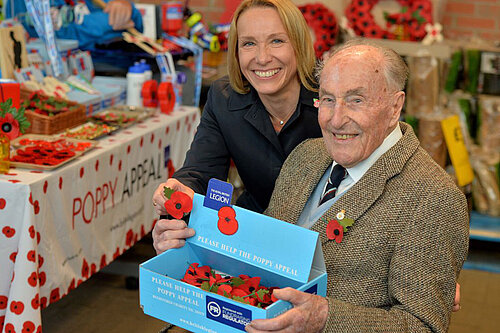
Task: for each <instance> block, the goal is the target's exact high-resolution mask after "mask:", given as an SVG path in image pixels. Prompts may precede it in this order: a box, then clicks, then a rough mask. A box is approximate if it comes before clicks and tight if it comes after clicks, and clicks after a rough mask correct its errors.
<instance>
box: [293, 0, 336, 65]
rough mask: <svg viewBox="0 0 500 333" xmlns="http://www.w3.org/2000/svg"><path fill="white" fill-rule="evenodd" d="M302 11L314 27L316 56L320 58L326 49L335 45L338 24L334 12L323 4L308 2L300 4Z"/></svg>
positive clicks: (309, 23) (309, 24) (312, 27)
mask: <svg viewBox="0 0 500 333" xmlns="http://www.w3.org/2000/svg"><path fill="white" fill-rule="evenodd" d="M299 9H300V11H301V12H302V14H303V15H304V18H305V19H306V22H307V25H308V26H309V27H310V28H311V29H312V31H313V32H314V35H315V37H316V39H315V41H314V50H315V51H316V57H318V58H320V57H321V56H322V55H323V53H324V52H325V51H328V50H329V49H330V48H331V47H332V46H333V45H335V39H336V38H337V33H338V25H337V19H336V18H335V15H334V14H333V12H331V11H330V10H329V9H328V8H326V7H325V6H324V5H323V4H320V3H317V4H306V5H303V6H299Z"/></svg>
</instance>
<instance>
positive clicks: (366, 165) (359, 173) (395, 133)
mask: <svg viewBox="0 0 500 333" xmlns="http://www.w3.org/2000/svg"><path fill="white" fill-rule="evenodd" d="M402 136H403V133H402V132H401V128H400V127H399V123H398V125H397V126H396V128H394V129H393V130H392V132H391V133H390V134H389V135H388V136H387V137H386V138H385V139H384V142H382V144H381V145H380V146H378V148H377V149H375V150H374V151H373V153H371V155H370V156H368V158H367V159H365V160H363V161H361V162H359V163H358V164H356V165H355V166H353V167H352V168H347V172H348V174H349V176H350V177H351V178H352V179H353V180H354V182H357V181H359V180H360V179H361V177H363V175H364V174H365V173H366V172H367V171H368V169H370V167H371V166H372V165H373V164H374V163H375V162H376V161H377V160H378V159H379V158H380V156H382V155H383V154H384V153H385V152H387V151H388V150H389V149H391V148H392V146H394V145H395V144H396V143H397V142H398V141H399V139H401V137H402ZM333 163H334V164H333V166H335V164H337V163H336V162H333Z"/></svg>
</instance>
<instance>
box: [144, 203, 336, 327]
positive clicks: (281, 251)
mask: <svg viewBox="0 0 500 333" xmlns="http://www.w3.org/2000/svg"><path fill="white" fill-rule="evenodd" d="M204 198H205V197H204V196H202V195H199V194H195V195H194V199H193V210H192V211H191V216H190V219H189V226H190V227H191V228H193V229H194V230H195V232H196V234H195V236H193V237H191V238H189V239H187V240H186V244H185V245H184V246H183V247H182V248H180V249H171V250H168V251H166V252H164V253H162V254H160V255H158V256H156V257H154V258H152V259H150V260H148V261H146V262H144V263H142V264H141V265H140V268H139V293H140V297H139V298H140V305H141V307H142V309H143V311H144V313H145V314H147V315H150V316H153V317H155V318H158V319H161V320H163V321H166V322H168V323H171V324H174V325H177V326H180V327H182V328H185V329H187V330H189V331H192V332H200V333H201V332H203V333H206V332H213V333H215V332H241V331H245V325H246V324H248V323H249V322H250V321H252V320H253V319H259V318H273V317H276V316H278V315H279V314H281V313H283V312H285V311H287V310H288V309H290V308H291V307H292V305H291V304H290V303H289V302H286V301H281V300H279V301H277V302H275V303H273V304H272V305H270V306H268V307H267V308H266V309H262V308H258V307H255V306H251V305H248V304H244V303H240V302H237V301H234V300H232V299H229V298H226V297H224V296H221V295H218V294H215V293H211V292H207V291H204V290H202V289H201V288H198V287H195V286H192V285H190V284H188V283H184V282H182V281H180V280H181V279H182V278H183V277H184V274H185V273H186V270H187V269H188V267H189V265H190V264H192V263H199V264H200V266H202V265H209V266H210V267H211V268H212V269H214V270H217V271H220V272H223V273H225V274H229V275H231V276H238V275H240V274H246V275H249V276H251V277H253V276H259V277H261V282H260V284H261V285H263V286H266V287H280V288H284V287H292V288H295V289H298V290H301V291H305V292H309V293H314V294H317V295H320V296H325V295H326V283H327V274H326V268H325V263H324V258H323V253H322V250H321V244H320V241H319V236H318V233H317V232H314V231H311V230H309V229H305V228H302V227H299V226H296V225H293V224H290V223H286V222H283V221H280V220H277V219H274V218H271V217H268V216H265V215H262V214H257V213H255V212H251V211H249V210H246V209H243V208H239V207H236V206H233V209H234V211H235V213H236V217H235V219H236V221H237V223H238V225H237V231H236V232H235V233H234V234H232V235H227V233H228V232H226V234H225V233H223V232H222V231H227V230H224V228H222V229H221V230H222V231H221V230H219V227H218V223H219V217H218V211H217V210H216V209H213V208H209V207H206V206H204ZM233 231H234V229H233ZM231 232H232V231H231Z"/></svg>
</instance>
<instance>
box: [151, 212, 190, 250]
mask: <svg viewBox="0 0 500 333" xmlns="http://www.w3.org/2000/svg"><path fill="white" fill-rule="evenodd" d="M152 234H153V247H154V248H155V250H156V254H160V253H163V252H165V251H167V250H170V249H174V248H179V247H183V246H184V244H185V243H186V238H189V237H193V236H194V229H193V228H188V227H187V224H186V222H184V221H183V220H158V221H157V222H156V224H155V227H154V229H153V233H152Z"/></svg>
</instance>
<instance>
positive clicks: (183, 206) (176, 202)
mask: <svg viewBox="0 0 500 333" xmlns="http://www.w3.org/2000/svg"><path fill="white" fill-rule="evenodd" d="M163 194H164V195H165V197H166V198H167V199H168V200H167V201H165V204H164V206H165V209H166V210H167V213H168V214H169V215H171V216H172V217H173V218H175V219H177V220H180V219H182V218H183V217H184V214H189V212H191V210H192V209H193V199H192V198H191V197H190V196H189V195H187V194H186V193H184V192H181V191H175V190H173V189H171V188H170V187H166V186H164V187H163Z"/></svg>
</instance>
